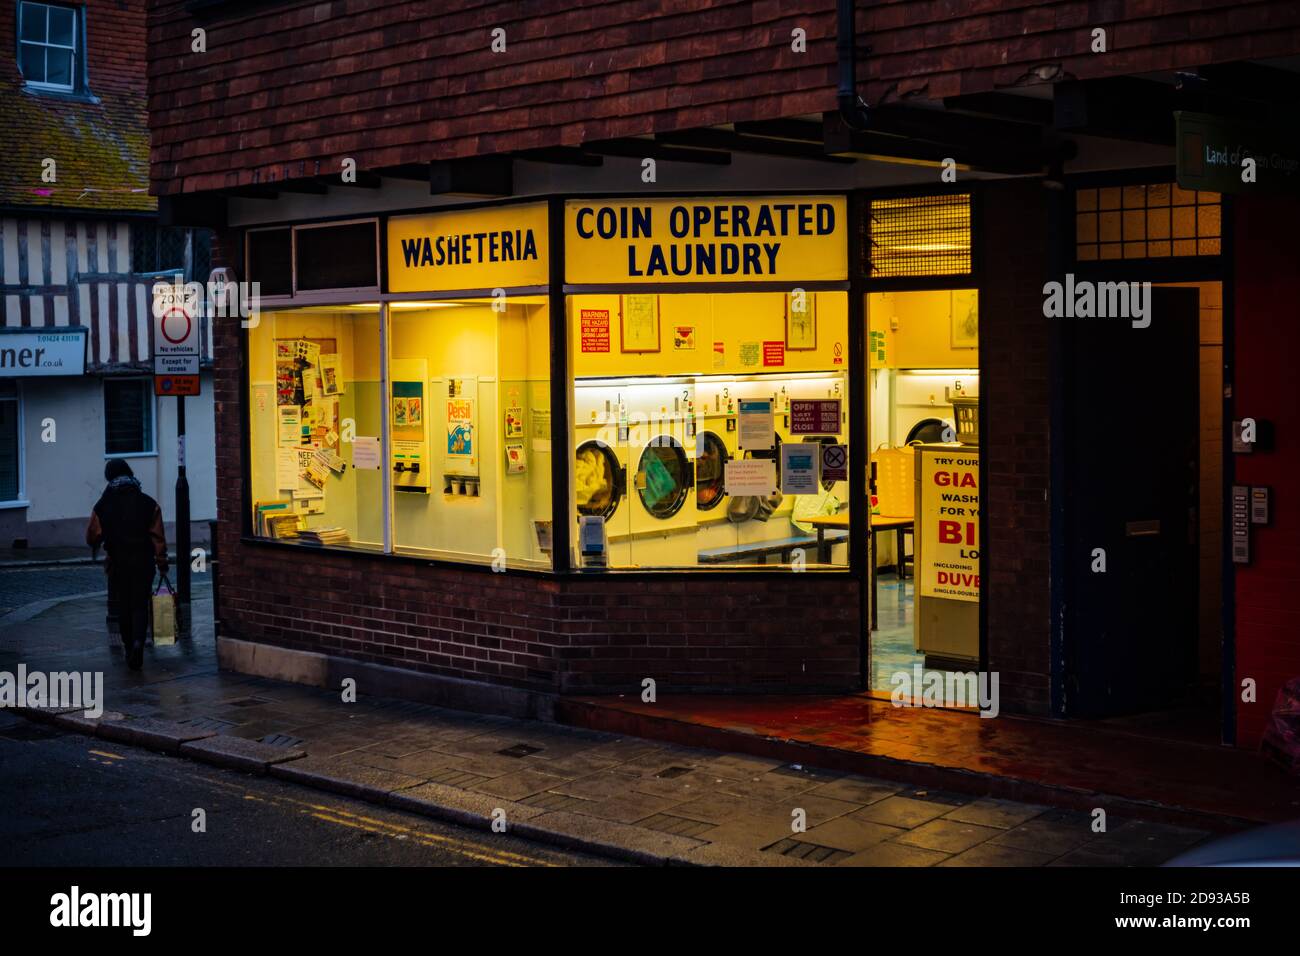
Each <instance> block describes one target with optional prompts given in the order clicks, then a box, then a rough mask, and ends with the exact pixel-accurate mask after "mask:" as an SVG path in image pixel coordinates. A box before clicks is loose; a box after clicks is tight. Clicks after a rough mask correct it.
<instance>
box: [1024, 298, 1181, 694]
mask: <svg viewBox="0 0 1300 956" xmlns="http://www.w3.org/2000/svg"><path fill="white" fill-rule="evenodd" d="M1151 292H1152V296H1151V311H1150V313H1149V315H1150V318H1151V324H1150V326H1149V327H1147V328H1134V327H1133V325H1132V323H1131V322H1130V321H1128V320H1125V319H1122V318H1107V319H1099V318H1091V319H1079V318H1074V319H1070V318H1064V319H1051V320H1049V321H1057V322H1061V323H1063V329H1062V331H1063V344H1064V346H1065V348H1064V356H1063V365H1064V369H1063V373H1064V374H1063V382H1062V384H1063V387H1064V388H1065V393H1064V396H1065V414H1064V429H1063V431H1064V434H1063V435H1062V436H1061V446H1060V447H1062V448H1063V450H1064V454H1065V462H1064V464H1065V488H1064V489H1058V492H1057V493H1062V492H1063V495H1064V497H1063V499H1062V500H1063V502H1064V507H1065V528H1066V540H1065V543H1064V544H1065V547H1064V550H1063V552H1060V553H1059V558H1060V560H1062V561H1063V563H1064V568H1065V573H1064V599H1065V607H1064V608H1063V614H1062V623H1063V625H1064V652H1065V675H1064V676H1065V706H1066V710H1067V712H1068V713H1071V714H1074V715H1078V716H1106V715H1112V714H1124V713H1133V712H1137V711H1150V710H1158V709H1160V708H1162V707H1165V706H1168V705H1170V704H1173V703H1175V702H1176V701H1177V700H1178V698H1179V697H1180V696H1181V695H1182V694H1183V693H1184V692H1185V691H1186V690H1187V689H1188V687H1189V685H1190V683H1191V682H1192V681H1193V679H1194V677H1195V667H1196V646H1197V626H1196V625H1197V617H1196V604H1197V598H1196V595H1197V559H1196V551H1197V548H1196V540H1197V539H1196V534H1197V529H1196V510H1195V509H1196V501H1197V494H1196V482H1197V439H1198V422H1197V386H1198V366H1197V337H1198V336H1197V327H1198V297H1197V292H1196V290H1195V289H1172V288H1165V289H1161V288H1157V289H1152V290H1151ZM1098 548H1100V549H1103V550H1104V552H1105V566H1106V570H1105V572H1104V573H1103V572H1098V571H1095V570H1094V564H1095V563H1097V560H1098V559H1097V556H1095V554H1094V552H1095V549H1098Z"/></svg>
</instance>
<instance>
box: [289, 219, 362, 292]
mask: <svg viewBox="0 0 1300 956" xmlns="http://www.w3.org/2000/svg"><path fill="white" fill-rule="evenodd" d="M377 235H378V234H377V232H376V231H375V224H374V223H373V222H359V223H352V224H350V225H346V226H321V227H317V228H310V229H299V230H297V231H296V232H295V239H294V242H295V243H296V244H297V257H296V259H295V266H296V268H297V281H298V291H300V292H303V291H312V290H317V289H369V288H372V287H375V286H378V285H379V272H378V268H379V266H378V262H379V260H378V258H377V256H376V252H375V250H376V243H377V242H378V239H377V238H376V237H377Z"/></svg>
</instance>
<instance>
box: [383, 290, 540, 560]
mask: <svg viewBox="0 0 1300 956" xmlns="http://www.w3.org/2000/svg"><path fill="white" fill-rule="evenodd" d="M548 301H549V300H548V299H547V297H546V296H511V297H510V298H509V299H508V300H507V302H506V306H505V311H504V312H497V311H494V309H493V305H494V303H493V302H492V301H491V300H490V299H459V300H446V301H441V302H411V303H393V304H392V305H391V306H390V307H389V309H390V311H389V343H390V348H391V352H390V361H389V379H390V382H391V394H390V396H389V410H388V416H389V427H390V428H391V429H392V451H393V461H392V463H391V468H390V469H389V474H391V476H392V482H393V490H394V496H393V544H394V547H395V548H396V550H398V551H400V552H403V553H410V554H418V555H421V556H428V557H431V558H437V559H443V560H452V561H469V562H476V563H488V562H490V561H492V560H493V559H494V557H502V556H503V557H504V559H505V562H506V567H508V568H517V567H528V568H549V567H550V566H551V555H550V537H551V432H550V421H551V416H550V408H551V394H550V309H549V307H548ZM561 447H562V446H561ZM498 549H500V550H499V551H498Z"/></svg>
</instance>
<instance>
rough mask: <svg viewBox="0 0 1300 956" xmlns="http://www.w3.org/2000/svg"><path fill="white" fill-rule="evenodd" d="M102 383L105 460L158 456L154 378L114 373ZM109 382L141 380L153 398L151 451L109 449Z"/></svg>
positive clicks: (147, 393)
mask: <svg viewBox="0 0 1300 956" xmlns="http://www.w3.org/2000/svg"><path fill="white" fill-rule="evenodd" d="M101 381H102V384H101V385H100V396H101V404H102V407H103V409H104V460H105V461H107V460H108V459H110V458H157V457H158V397H157V396H156V395H154V393H153V379H151V378H149V377H148V376H138V375H129V376H126V375H114V376H105V377H104V378H103V379H102V380H101ZM109 382H140V383H142V384H143V386H144V391H145V394H146V396H147V397H148V398H149V399H150V400H151V404H150V406H149V407H150V413H149V414H150V422H149V443H150V444H151V445H152V446H153V447H152V449H151V450H150V451H130V452H111V451H109V450H108V383H109Z"/></svg>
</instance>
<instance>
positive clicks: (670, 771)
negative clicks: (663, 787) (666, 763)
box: [655, 767, 691, 780]
mask: <svg viewBox="0 0 1300 956" xmlns="http://www.w3.org/2000/svg"><path fill="white" fill-rule="evenodd" d="M690 772H691V768H690V767H665V768H664V769H663V770H660V771H659V772H658V773H657V774H655V779H656V780H672V779H673V778H674V777H681V776H684V775H685V774H688V773H690Z"/></svg>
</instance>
